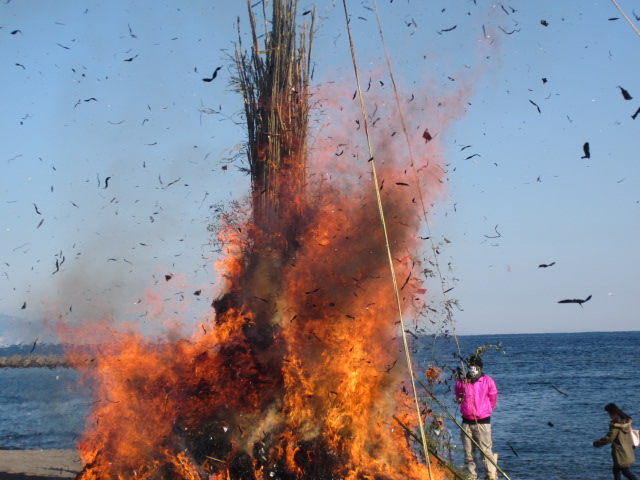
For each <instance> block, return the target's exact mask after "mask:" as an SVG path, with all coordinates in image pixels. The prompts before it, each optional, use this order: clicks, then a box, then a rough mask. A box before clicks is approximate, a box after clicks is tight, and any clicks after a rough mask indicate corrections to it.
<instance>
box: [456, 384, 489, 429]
mask: <svg viewBox="0 0 640 480" xmlns="http://www.w3.org/2000/svg"><path fill="white" fill-rule="evenodd" d="M455 393H456V400H457V401H458V402H460V413H461V414H462V418H466V419H467V420H482V419H483V418H487V417H489V416H491V412H492V411H493V409H494V408H495V406H496V403H497V402H498V389H497V388H496V382H494V381H493V378H491V377H489V376H487V375H482V376H481V377H480V378H478V380H476V381H475V382H469V381H468V380H466V379H460V380H458V381H457V382H456V388H455Z"/></svg>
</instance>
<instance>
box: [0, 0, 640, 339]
mask: <svg viewBox="0 0 640 480" xmlns="http://www.w3.org/2000/svg"><path fill="white" fill-rule="evenodd" d="M254 3H255V2H254ZM377 3H378V5H377V6H378V10H379V14H380V19H381V22H382V27H383V33H384V38H385V41H386V46H387V49H388V51H389V53H390V56H391V59H392V68H393V69H394V74H395V76H396V79H397V80H398V84H399V86H400V93H401V96H402V99H403V101H404V102H409V101H410V98H411V97H412V96H413V97H414V98H416V99H419V100H421V101H422V102H426V103H429V102H431V105H432V106H433V104H434V102H439V100H438V99H440V98H448V101H449V102H451V98H452V96H453V97H455V99H456V101H457V103H459V104H460V105H462V106H463V107H464V108H462V109H455V111H454V109H452V108H449V109H448V108H447V105H448V103H447V102H445V101H443V102H441V104H438V109H439V111H440V112H441V113H440V115H441V117H442V118H440V117H438V118H425V120H424V125H423V126H425V127H427V126H428V127H429V129H430V132H432V133H436V134H437V136H436V140H435V141H437V142H439V143H440V145H441V148H442V151H443V155H444V158H443V159H442V161H443V164H445V165H446V167H445V168H446V170H447V172H448V173H447V191H446V193H445V195H443V196H442V197H441V198H440V199H439V202H438V203H437V204H436V206H435V209H434V211H433V212H432V216H431V219H430V226H431V232H432V234H433V237H434V239H436V240H437V242H442V243H443V245H442V247H441V248H440V256H439V258H440V262H441V263H442V265H443V266H446V267H448V269H447V271H446V285H447V288H450V287H453V290H451V291H450V292H449V293H448V295H449V297H450V298H454V299H457V300H458V301H459V304H460V307H461V308H462V310H456V312H455V321H456V324H455V327H456V332H457V333H459V334H476V333H529V332H575V331H602V330H637V329H638V326H639V325H640V322H639V321H638V312H639V311H640V295H638V294H637V288H638V286H640V273H639V271H638V267H637V266H638V265H639V264H640V251H639V249H638V247H637V245H638V244H639V243H640V235H639V230H638V229H639V220H640V164H639V162H638V160H639V158H638V154H637V152H636V148H635V146H636V145H635V140H636V135H637V134H638V133H637V132H638V131H639V129H640V118H638V119H636V120H634V119H632V115H633V114H634V113H635V112H636V110H637V109H638V108H639V107H640V84H639V83H638V79H639V78H640V64H638V62H637V61H636V60H637V53H638V52H639V51H640V36H639V35H638V34H637V33H636V32H634V30H633V29H632V28H631V26H630V25H629V24H628V23H627V22H626V20H625V19H624V18H623V17H622V15H621V14H620V13H619V12H618V10H617V9H616V8H615V6H614V5H613V3H611V2H609V1H598V2H594V1H590V2H584V1H577V0H574V1H563V2H558V1H555V0H540V1H536V2H529V1H527V2H523V1H520V2H512V3H502V4H500V3H497V4H487V3H486V2H483V1H477V2H475V3H474V1H473V0H457V1H453V2H452V1H440V2H423V1H419V0H393V1H391V0H379V1H378V2H377ZM619 4H620V5H621V7H622V8H623V9H624V10H625V11H626V13H627V14H628V15H629V17H630V18H631V20H632V21H634V22H635V23H636V24H638V23H639V22H638V21H636V19H635V15H634V12H633V10H632V7H633V5H632V4H631V2H629V1H620V2H619ZM315 5H316V8H317V11H318V22H317V32H316V37H315V40H314V51H313V84H314V86H315V87H332V86H335V87H337V88H339V89H341V90H347V91H349V92H351V91H355V81H354V76H353V67H352V65H351V59H350V54H349V45H348V41H347V34H346V28H345V19H344V10H343V4H342V1H325V2H318V3H317V4H315ZM313 6H314V4H313V3H312V2H306V1H301V2H300V4H299V19H300V22H302V21H304V20H307V19H308V18H309V17H310V16H309V15H302V14H303V13H304V12H306V11H308V10H310V9H311V8H313ZM348 7H349V12H350V15H351V27H352V29H353V36H354V42H355V48H356V55H357V58H358V64H359V67H360V69H361V71H362V73H361V74H362V81H363V84H364V85H363V87H364V88H369V86H370V85H371V89H372V92H373V91H375V92H376V93H375V95H376V98H388V99H391V98H392V96H391V95H392V90H391V82H390V80H389V72H388V68H387V65H386V60H385V55H384V50H383V47H382V45H381V42H380V35H379V32H378V25H377V22H376V17H375V14H374V3H373V1H372V0H364V1H358V2H355V1H349V2H348ZM639 10H640V8H639ZM636 13H637V12H636ZM238 17H240V26H241V31H242V32H243V33H242V36H243V42H244V44H245V45H247V44H248V43H249V40H248V36H247V32H248V27H249V25H248V19H247V14H246V4H245V2H244V1H241V0H235V1H233V2H228V1H221V0H218V1H215V0H214V1H211V0H210V1H203V0H198V1H191V2H186V3H183V2H169V1H146V0H142V1H133V2H123V1H114V2H100V1H87V2H73V1H60V2H54V3H52V2H49V1H44V0H41V1H36V0H34V1H30V2H19V1H16V0H13V1H6V0H5V1H3V2H2V3H1V4H0V27H1V28H0V61H1V62H2V69H3V70H2V71H3V75H2V77H3V78H2V91H3V102H2V106H3V112H2V116H1V117H0V122H1V123H0V128H1V129H2V137H3V141H2V143H1V146H0V153H1V154H0V164H1V165H2V175H1V177H0V178H1V180H0V188H1V191H2V201H1V202H0V219H1V222H2V225H1V226H2V229H1V232H2V233H1V235H2V236H1V237H0V245H1V250H0V252H1V255H2V258H1V260H2V265H1V269H0V314H1V315H2V316H1V317H0V329H1V330H0V343H11V342H15V341H21V342H22V341H25V342H29V341H33V340H34V339H35V338H41V341H42V337H43V336H44V333H43V331H42V329H41V325H40V319H41V318H42V317H43V315H44V312H45V311H47V310H48V309H50V308H51V307H52V306H53V305H56V306H57V307H58V308H64V309H73V311H74V312H75V313H76V314H77V315H78V316H80V317H81V316H82V315H100V314H102V313H104V312H106V311H111V312H112V313H113V315H114V316H115V317H116V318H117V317H118V316H119V315H122V316H127V315H131V314H134V315H138V317H140V316H145V315H146V314H147V312H146V311H142V310H136V309H137V308H141V307H139V306H140V305H141V304H144V302H141V299H143V298H144V297H145V295H158V296H160V298H162V299H163V302H165V303H166V305H167V309H169V310H172V311H177V310H176V309H178V308H181V307H176V306H175V305H176V299H181V298H183V297H186V296H189V297H190V298H191V299H192V302H191V303H192V305H191V306H190V307H189V309H188V310H185V311H184V312H180V314H181V315H183V320H184V322H185V323H186V324H187V325H190V324H192V323H193V322H194V320H195V318H196V317H197V316H198V315H199V313H198V311H202V310H206V309H207V307H208V305H209V304H210V302H211V299H212V298H213V297H214V296H215V291H216V290H215V283H216V278H215V273H214V270H213V265H212V262H211V259H212V258H213V257H214V253H213V252H212V247H211V246H210V235H211V234H210V233H209V232H208V230H207V225H208V224H209V223H211V221H212V214H213V209H212V208H211V206H212V205H215V204H216V203H217V202H221V201H222V202H226V201H230V200H232V199H235V198H241V197H242V196H244V195H246V194H247V192H248V188H249V179H248V177H247V176H246V175H244V174H243V173H242V172H241V171H240V169H239V168H238V166H241V159H238V158H236V160H235V163H233V162H232V161H231V159H232V158H234V157H236V156H237V154H238V153H241V144H242V142H243V141H244V140H245V137H244V130H243V126H242V117H241V111H242V99H241V97H240V95H239V94H238V93H236V92H234V91H233V89H232V88H231V87H230V85H229V82H230V79H231V75H232V73H233V71H232V68H231V62H230V58H229V55H230V54H232V53H233V49H234V45H235V43H237V38H238V37H237V18H238ZM218 67H222V68H220V70H218V71H217V75H216V78H215V79H213V80H212V81H210V82H204V81H203V78H211V77H212V75H213V72H214V71H216V69H217V68H218ZM369 82H371V83H369ZM619 87H623V88H624V89H626V90H627V91H628V93H629V94H630V96H631V97H633V98H632V99H631V100H625V98H624V97H623V95H622V90H621V89H620V88H619ZM367 98H369V99H371V98H373V97H371V96H369V97H367ZM348 100H349V101H350V100H351V98H350V97H349V98H348ZM371 102H372V104H370V105H369V106H368V108H369V109H370V111H371V110H373V109H374V108H375V107H374V105H373V103H374V100H371ZM449 105H450V103H449ZM213 112H217V113H213ZM639 116H640V115H639ZM443 118H446V119H448V121H446V122H445V121H443ZM326 121H329V120H327V119H322V115H321V112H318V117H317V118H316V119H315V120H314V123H312V125H311V127H312V129H311V130H312V134H313V135H319V134H321V130H322V128H321V125H322V122H326ZM445 123H446V125H445ZM354 134H357V132H356V131H355V129H354ZM585 142H589V147H590V158H582V157H583V156H585V152H584V151H583V145H584V144H585ZM444 238H446V239H447V240H446V241H444ZM427 248H429V245H425V249H427ZM552 262H555V264H554V265H553V266H550V267H548V268H539V267H538V266H539V265H540V264H550V263H552ZM167 274H171V275H173V276H174V277H173V279H172V282H173V283H172V282H166V281H165V275H167ZM197 289H202V290H203V294H202V295H201V296H199V297H197V298H195V299H194V298H193V295H192V292H193V291H194V290H197ZM145 292H146V293H145ZM589 295H592V298H591V299H590V300H589V301H588V302H586V303H585V304H584V305H583V307H580V306H579V305H577V304H559V303H558V301H559V300H563V299H585V298H586V297H587V296H589ZM22 307H24V308H22ZM132 312H133V313H132ZM445 328H449V327H445Z"/></svg>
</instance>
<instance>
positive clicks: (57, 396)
mask: <svg viewBox="0 0 640 480" xmlns="http://www.w3.org/2000/svg"><path fill="white" fill-rule="evenodd" d="M457 340H458V342H456V341H455V340H454V339H452V338H450V339H443V338H441V337H440V338H437V339H434V338H433V337H429V336H423V337H420V338H419V340H418V341H417V342H416V343H414V361H415V364H416V369H415V370H416V374H417V376H418V378H421V379H422V381H423V382H425V379H424V371H425V370H426V368H428V367H429V365H438V366H440V367H441V368H442V369H443V372H442V375H441V377H440V379H439V380H440V383H437V384H434V385H433V386H432V387H431V388H432V391H433V393H434V394H435V396H436V398H437V399H438V402H439V403H440V404H442V406H440V405H439V404H438V403H437V402H435V401H433V400H429V398H428V396H425V395H424V392H422V394H421V395H420V398H421V401H422V402H424V403H426V404H427V405H425V407H426V408H429V409H431V414H432V418H433V417H435V416H442V418H443V419H444V420H445V425H446V428H445V429H443V430H440V431H439V433H440V435H439V436H437V439H438V441H439V442H440V443H441V444H442V445H443V447H445V446H446V447H448V448H446V449H445V448H443V449H442V450H441V452H444V453H443V454H444V455H445V456H446V455H448V456H449V459H450V460H451V461H452V462H453V463H454V464H456V465H462V463H463V461H462V452H461V442H460V433H459V430H458V427H457V426H456V424H455V422H454V421H453V420H451V419H450V417H449V415H451V416H452V417H453V418H454V419H456V421H460V415H459V412H458V411H457V406H456V404H455V402H454V400H453V380H452V379H451V373H452V370H455V367H456V366H457V365H459V359H460V357H461V356H462V357H463V358H466V357H468V356H469V355H470V354H471V353H473V352H474V351H475V349H476V348H478V347H484V349H485V352H484V353H483V355H482V357H483V360H484V373H485V374H487V375H490V376H491V377H492V378H493V379H494V380H495V382H496V384H497V387H498V390H499V397H498V404H497V406H496V409H495V410H494V412H493V415H492V417H491V420H492V429H493V445H494V452H496V453H497V454H498V464H499V466H500V468H501V469H502V470H503V471H504V472H505V473H506V474H507V476H508V478H510V479H513V480H549V479H564V478H567V479H568V478H579V479H581V480H599V479H606V478H611V456H610V448H609V447H608V446H605V447H603V448H598V449H596V448H594V447H593V446H592V442H593V441H594V440H596V439H598V438H601V437H602V436H604V434H605V433H606V432H607V427H608V423H609V418H608V416H607V414H606V412H605V411H604V406H605V405H606V404H607V403H610V402H614V403H616V404H617V405H618V406H620V407H621V408H622V409H623V410H624V411H625V412H627V413H628V414H629V415H631V416H632V417H633V418H637V419H638V420H637V424H638V425H640V375H639V374H640V332H607V333H566V334H563V333H553V334H514V335H477V336H459V337H458V338H457ZM458 343H459V347H460V348H459V349H458ZM16 348H17V347H15V346H14V347H11V348H0V356H3V355H11V354H15V353H16ZM21 348H23V349H24V348H28V347H27V346H22V347H21ZM27 353H28V349H27ZM419 388H421V387H419ZM90 403H91V395H90V390H89V386H81V385H78V373H77V372H76V371H74V370H72V369H68V368H54V369H49V368H4V369H0V449H17V450H22V449H72V448H75V445H76V442H77V441H78V439H79V438H80V435H81V433H82V431H83V428H84V422H85V418H86V415H87V412H88V409H89V405H90ZM426 426H427V428H429V427H430V425H429V424H428V422H427V425H426ZM447 452H448V453H447ZM637 453H638V454H640V451H638V452H637ZM632 471H633V472H634V473H635V474H636V475H640V464H638V465H637V466H634V467H632Z"/></svg>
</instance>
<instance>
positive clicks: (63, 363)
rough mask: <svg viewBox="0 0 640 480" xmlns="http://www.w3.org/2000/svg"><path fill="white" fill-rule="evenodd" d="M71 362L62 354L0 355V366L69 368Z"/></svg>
mask: <svg viewBox="0 0 640 480" xmlns="http://www.w3.org/2000/svg"><path fill="white" fill-rule="evenodd" d="M71 366H72V365H71V362H70V361H69V359H68V358H67V357H64V356H62V355H10V356H8V357H0V368H37V367H45V368H58V367H64V368H70V367H71Z"/></svg>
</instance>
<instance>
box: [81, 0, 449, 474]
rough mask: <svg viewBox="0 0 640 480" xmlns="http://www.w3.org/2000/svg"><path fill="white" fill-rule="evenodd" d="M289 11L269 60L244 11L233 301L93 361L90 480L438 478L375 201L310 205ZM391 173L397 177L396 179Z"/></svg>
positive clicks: (409, 282)
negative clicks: (165, 337) (197, 322)
mask: <svg viewBox="0 0 640 480" xmlns="http://www.w3.org/2000/svg"><path fill="white" fill-rule="evenodd" d="M264 3H265V2H262V6H263V9H265V10H266V7H265V6H264ZM296 3H297V2H296V0H274V1H273V2H272V7H271V8H272V20H271V29H270V31H269V32H266V34H265V41H264V45H262V46H261V45H260V44H259V42H258V38H259V35H258V31H257V22H256V19H255V17H254V14H253V11H252V7H251V5H250V2H248V3H247V6H248V9H249V18H250V22H251V32H252V38H253V41H252V45H251V53H246V52H244V51H243V49H242V46H241V45H239V47H238V49H237V50H236V52H235V63H236V67H237V72H238V75H237V79H236V84H235V85H236V87H237V88H238V90H239V91H240V92H241V93H242V95H243V99H244V107H245V116H246V121H247V134H248V144H247V145H248V146H247V156H248V160H249V165H250V173H251V180H252V186H251V206H252V210H251V214H252V215H251V216H249V218H245V219H243V220H242V221H239V222H235V223H234V220H233V218H234V217H233V216H231V217H229V218H227V219H226V220H227V223H224V224H223V225H222V227H221V229H220V237H221V239H222V240H221V241H222V244H223V246H224V249H223V258H222V259H221V261H220V262H219V264H218V269H219V273H220V275H221V277H222V278H224V279H226V285H225V291H224V293H223V294H222V295H221V296H220V297H219V298H218V299H217V300H215V301H214V304H213V307H214V310H215V318H214V319H212V320H211V321H210V322H208V323H206V324H203V325H202V332H204V333H202V332H200V333H199V334H198V335H197V336H194V338H193V339H191V340H181V341H174V342H165V343H161V344H153V343H151V342H150V341H148V340H145V339H144V338H142V337H140V336H138V335H135V334H133V333H127V334H120V336H119V337H118V339H117V341H116V342H113V344H109V345H104V344H102V345H100V348H99V352H93V353H94V355H95V358H96V362H94V365H95V366H94V367H93V370H92V372H91V373H92V375H93V376H94V377H93V381H94V383H95V384H96V385H97V387H96V395H97V396H98V397H99V398H100V401H98V402H96V403H95V404H94V411H93V412H92V415H91V417H90V419H89V422H88V425H87V431H86V432H85V435H84V437H83V439H82V441H81V442H80V444H79V447H80V450H81V452H82V456H83V460H84V461H85V462H86V466H85V468H84V470H83V471H82V472H81V474H80V475H79V478H80V479H81V480H93V479H96V480H97V479H103V480H106V479H111V478H118V479H125V478H126V479H129V478H131V479H133V478H136V479H143V480H155V479H176V480H178V479H180V480H182V479H184V480H203V479H205V478H208V479H210V480H223V479H224V480H263V479H267V478H269V479H273V480H278V479H282V480H294V479H314V480H316V479H317V480H332V479H338V478H339V479H345V480H365V479H376V480H400V479H403V480H404V479H408V480H414V479H415V480H418V479H423V478H426V477H427V476H428V473H429V472H428V469H427V466H426V465H425V464H424V462H421V461H420V460H419V459H418V457H417V455H416V454H415V452H414V451H413V450H412V445H411V444H410V442H409V440H408V437H407V435H406V433H405V432H404V430H403V429H402V428H398V424H397V420H398V419H399V420H401V421H402V422H404V424H407V425H410V424H412V422H411V420H410V414H409V411H410V409H409V407H407V406H406V405H407V404H408V403H410V402H409V400H408V398H407V395H406V389H405V388H402V387H403V381H404V380H405V378H406V371H405V370H404V369H403V368H402V367H401V366H400V364H399V363H398V357H399V356H400V355H401V354H400V351H399V347H400V343H399V341H398V336H397V333H398V332H397V327H396V325H395V323H394V321H393V320H391V319H393V318H395V315H394V309H395V302H394V300H393V298H394V296H393V290H392V287H391V285H390V283H389V282H388V281H387V276H386V274H387V272H388V270H387V269H388V266H387V265H386V264H385V262H384V261H383V258H384V255H385V252H386V245H385V238H384V236H383V233H382V231H381V229H380V228H379V223H378V211H377V210H376V209H375V208H371V206H372V205H374V202H373V198H374V194H373V192H371V191H370V190H371V189H370V188H369V186H368V185H352V186H350V187H348V188H346V189H345V190H344V191H342V190H341V189H339V188H334V187H332V186H327V185H325V184H324V183H322V182H319V183H314V184H312V187H313V191H312V192H310V191H309V190H310V189H311V187H310V186H309V185H310V184H309V183H308V181H309V179H308V175H307V157H308V149H307V129H308V118H309V102H308V97H309V58H310V52H311V43H312V42H311V40H312V33H313V21H312V22H311V26H310V27H308V29H307V27H305V30H304V32H303V33H302V34H301V35H300V37H298V36H297V33H296ZM365 167H366V164H365ZM386 173H387V174H388V175H389V178H393V177H394V176H396V177H397V178H400V176H402V175H404V173H403V169H402V168H401V167H399V166H397V165H394V164H393V163H392V162H390V164H389V166H388V169H387V171H386ZM398 185H406V183H405V182H400V181H399V182H398ZM383 195H384V199H385V201H386V202H387V205H388V207H389V209H390V211H391V212H392V215H393V218H394V221H395V222H397V224H398V225H401V226H402V228H400V229H397V230H395V231H393V232H392V234H391V236H390V242H391V245H392V248H393V249H394V251H395V252H396V254H397V256H398V257H401V256H402V255H403V254H401V252H405V251H406V250H408V249H412V248H414V247H415V245H416V244H417V241H418V240H417V238H418V237H417V236H416V234H415V233H416V232H417V231H418V230H419V220H418V219H417V218H418V217H417V216H416V215H415V209H414V208H413V207H412V205H414V202H412V199H411V194H410V193H408V190H407V189H405V188H403V187H402V186H401V187H399V188H398V189H387V190H385V192H384V193H383ZM354 198H359V199H361V202H354V201H353V200H354ZM365 206H367V208H365ZM223 220H224V219H223ZM404 258H405V259H404V260H398V261H397V265H396V266H395V268H396V269H397V270H398V272H399V273H400V274H402V275H403V278H406V281H405V282H404V284H403V286H402V289H403V292H402V296H403V297H402V298H403V302H405V303H406V304H407V305H410V304H412V303H413V301H414V295H415V293H416V292H417V291H418V290H419V287H420V286H421V283H420V281H419V280H418V279H416V278H415V277H414V276H413V274H412V268H413V265H412V262H410V261H408V260H407V257H406V256H405V257H404ZM103 336H104V337H109V336H110V335H109V332H107V333H105V334H104V335H103ZM72 358H73V356H72ZM77 358H78V359H79V358H80V357H79V356H78V357H77ZM433 462H434V469H433V471H434V473H435V475H436V476H437V478H444V474H443V473H442V471H440V470H439V469H438V468H437V467H435V460H433Z"/></svg>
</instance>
